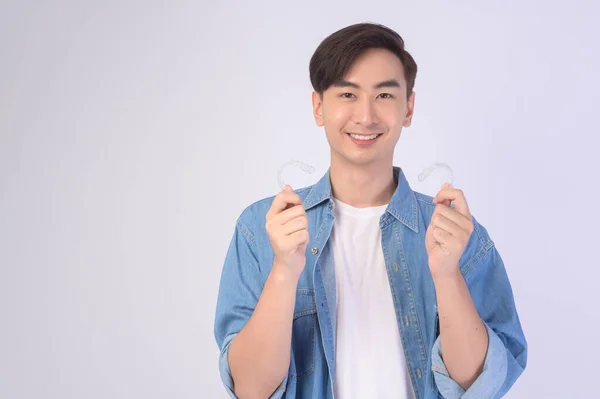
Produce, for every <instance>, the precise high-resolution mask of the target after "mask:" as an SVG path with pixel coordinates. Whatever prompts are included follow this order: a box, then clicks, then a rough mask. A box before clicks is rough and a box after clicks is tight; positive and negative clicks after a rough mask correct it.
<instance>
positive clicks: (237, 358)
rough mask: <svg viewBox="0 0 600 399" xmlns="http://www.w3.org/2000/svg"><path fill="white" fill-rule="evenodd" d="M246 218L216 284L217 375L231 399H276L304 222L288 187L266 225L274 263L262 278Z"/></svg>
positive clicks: (286, 356) (302, 257)
mask: <svg viewBox="0 0 600 399" xmlns="http://www.w3.org/2000/svg"><path fill="white" fill-rule="evenodd" d="M245 215H248V213H245V214H242V216H241V217H240V218H239V219H238V222H237V225H236V229H235V233H234V236H233V239H232V241H231V244H230V246H229V250H228V252H227V256H226V259H225V265H224V266H223V273H222V276H221V284H220V286H219V297H218V301H217V312H216V320H215V337H216V340H217V343H218V344H219V347H220V349H221V358H220V373H221V378H222V379H223V382H224V384H225V387H226V389H227V391H228V392H229V394H230V395H231V396H232V397H234V398H235V397H236V395H238V396H239V397H240V398H271V399H275V398H279V397H281V396H282V395H283V392H284V391H285V387H286V385H287V376H288V370H289V366H290V356H291V341H292V324H293V316H294V308H295V303H296V286H297V284H298V280H299V277H300V274H301V273H302V270H303V269H304V265H305V263H306V254H305V251H306V246H307V244H308V240H309V235H308V230H307V226H308V219H307V217H306V212H305V211H304V207H303V205H302V202H301V199H300V197H299V196H298V195H297V194H295V193H294V192H293V191H292V189H291V188H288V187H286V188H285V189H284V190H283V191H281V192H280V193H279V194H278V195H277V196H276V197H275V198H274V200H273V202H272V204H271V208H270V209H269V211H268V212H267V215H266V225H265V228H266V231H267V233H268V235H269V240H270V244H271V247H272V248H271V249H273V254H274V257H273V259H274V261H273V265H272V267H271V269H270V270H269V273H268V276H267V277H266V279H265V278H264V274H266V272H265V273H264V274H263V273H262V272H261V270H260V266H261V264H260V262H259V260H258V256H257V252H258V251H257V248H256V241H255V237H254V234H253V233H252V231H251V230H250V229H249V228H248V227H247V224H245V223H244V222H243V220H244V216H245ZM251 218H252V216H248V217H247V218H246V219H250V220H252V219H251ZM249 225H255V223H253V222H249ZM263 279H264V280H266V281H263ZM263 284H264V286H263Z"/></svg>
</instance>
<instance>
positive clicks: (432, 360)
mask: <svg viewBox="0 0 600 399" xmlns="http://www.w3.org/2000/svg"><path fill="white" fill-rule="evenodd" d="M394 179H395V181H396V182H397V183H398V186H397V189H396V191H395V193H394V195H393V196H392V199H391V201H390V203H389V205H388V207H387V209H386V212H385V213H384V214H383V216H382V217H381V220H380V226H381V233H382V248H383V253H384V257H385V263H386V269H387V274H388V278H389V282H390V289H391V291H392V297H393V301H394V307H395V310H396V319H397V321H398V327H399V329H400V335H401V338H402V344H403V348H404V354H405V356H406V364H407V367H408V371H409V374H410V378H411V381H412V385H413V387H414V390H415V395H416V397H417V398H427V399H429V398H440V397H442V398H447V399H453V398H464V399H469V398H477V399H483V398H499V397H501V396H503V395H504V394H505V393H506V392H507V391H508V390H509V389H510V387H511V386H512V385H513V384H514V382H515V381H516V380H517V378H518V377H519V375H520V374H521V373H522V372H523V370H524V369H525V366H526V362H527V342H526V340H525V337H524V335H523V331H522V328H521V324H520V321H519V317H518V314H517V310H516V308H515V304H514V299H513V294H512V289H511V285H510V282H509V279H508V276H507V274H506V270H505V268H504V264H503V262H502V259H501V257H500V255H499V253H498V251H497V249H496V247H495V246H494V242H493V241H492V240H491V238H490V236H489V235H488V232H487V231H486V229H485V228H484V227H483V226H482V225H481V224H479V223H478V222H477V220H476V219H475V218H473V223H474V225H475V230H474V232H473V234H472V235H471V237H470V239H469V242H468V244H467V247H466V249H465V252H464V254H463V256H462V258H461V260H460V270H461V272H462V275H463V277H464V279H465V281H466V283H467V286H468V287H469V290H470V293H471V297H472V298H473V301H474V304H475V306H476V308H477V310H478V312H479V315H480V317H481V318H482V320H483V322H484V323H485V326H486V328H487V331H488V334H489V346H488V350H487V354H486V358H485V364H484V368H483V372H482V373H481V375H480V376H479V377H478V378H477V380H476V381H475V382H474V383H473V385H472V386H471V387H470V388H469V389H468V390H467V391H465V390H464V389H463V388H461V386H460V385H458V384H457V383H456V382H455V381H453V380H452V379H451V378H450V377H449V375H448V371H447V369H446V367H445V365H444V362H443V360H442V358H441V356H440V339H439V326H438V313H437V305H436V292H435V287H434V284H433V280H432V277H431V273H430V271H429V265H428V262H427V253H426V250H425V231H426V229H427V226H428V225H429V222H430V220H431V216H432V214H433V211H434V209H435V205H434V204H433V202H432V197H429V196H426V195H423V194H421V193H418V192H415V191H413V190H412V189H411V188H410V186H409V184H408V182H407V181H406V178H405V176H404V174H403V172H402V171H401V169H400V168H398V167H394ZM296 193H297V194H298V195H299V196H300V197H301V198H302V201H303V204H304V208H305V209H306V214H307V217H308V224H309V234H310V242H309V244H308V247H307V250H306V266H305V269H304V271H303V272H302V275H301V276H300V280H299V282H298V286H297V290H296V304H295V310H294V319H293V327H292V346H291V360H290V368H289V371H288V374H287V375H286V377H285V379H284V380H283V382H282V383H281V385H280V386H279V388H278V389H277V390H276V391H275V392H274V393H273V395H272V396H271V398H307V399H308V398H311V399H314V398H333V389H332V387H333V376H334V375H335V369H334V368H335V362H334V358H335V350H336V342H335V337H336V302H335V298H336V293H335V289H336V288H335V287H336V284H335V275H334V265H333V262H334V259H333V254H332V250H331V248H330V246H329V236H330V234H331V230H332V226H333V221H334V213H333V208H334V206H335V205H334V202H333V201H332V198H331V184H330V179H329V171H327V173H326V174H325V175H324V176H323V177H322V178H321V180H320V181H319V182H318V183H316V184H315V185H313V186H309V187H306V188H302V189H299V190H296ZM273 198H274V197H270V198H266V199H263V200H261V201H258V202H256V203H254V204H252V205H250V206H248V207H247V208H246V209H245V210H244V211H243V212H242V214H241V215H240V217H239V218H238V220H237V223H236V227H235V231H234V234H233V239H232V240H231V244H230V246H229V249H228V252H227V255H226V258H225V262H224V266H223V271H222V276H221V283H220V287H219V294H218V300H217V309H216V318H215V330H214V333H215V338H216V341H217V344H218V346H219V348H220V350H221V352H220V362H219V363H220V364H219V370H220V374H221V378H222V380H223V383H224V385H225V388H226V390H227V391H228V392H229V394H230V396H231V397H234V398H235V395H234V392H233V380H232V377H231V373H230V370H229V365H228V362H227V351H228V349H229V345H230V344H231V341H232V340H233V338H235V336H236V334H237V333H239V332H240V330H241V329H242V328H243V327H244V325H245V324H246V322H247V321H248V319H249V318H250V316H251V315H252V312H253V310H254V308H255V306H256V303H257V302H258V299H259V297H260V294H261V291H262V288H263V286H264V284H265V281H266V279H267V276H268V275H269V272H270V270H271V267H272V264H273V257H274V255H273V251H272V248H271V244H270V241H269V238H268V235H267V232H266V230H265V227H264V226H265V216H266V213H267V211H268V210H269V208H270V206H271V203H272V201H273Z"/></svg>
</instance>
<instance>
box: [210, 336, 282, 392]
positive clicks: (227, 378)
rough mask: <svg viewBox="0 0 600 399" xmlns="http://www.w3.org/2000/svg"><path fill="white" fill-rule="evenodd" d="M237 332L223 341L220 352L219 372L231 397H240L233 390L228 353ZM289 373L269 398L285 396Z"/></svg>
mask: <svg viewBox="0 0 600 399" xmlns="http://www.w3.org/2000/svg"><path fill="white" fill-rule="evenodd" d="M236 335H237V334H232V335H229V336H227V337H226V338H225V340H224V341H223V349H221V353H220V354H219V374H220V375H221V381H223V386H224V387H225V390H226V391H227V393H228V394H229V397H231V398H235V399H238V398H237V396H236V395H235V392H234V391H233V378H232V376H231V371H230V370H229V362H228V361H227V354H228V353H229V346H230V345H231V342H232V341H233V339H234V338H235V336H236ZM288 376H289V374H286V376H285V379H284V380H283V382H282V383H281V384H280V385H279V387H278V388H277V390H276V391H275V392H273V395H271V396H270V397H269V399H280V398H282V397H283V394H284V393H285V387H286V385H287V381H288Z"/></svg>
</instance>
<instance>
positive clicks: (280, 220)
mask: <svg viewBox="0 0 600 399" xmlns="http://www.w3.org/2000/svg"><path fill="white" fill-rule="evenodd" d="M301 216H303V217H306V211H305V210H304V205H303V204H300V205H293V206H292V207H291V208H289V209H286V210H285V211H283V212H281V213H279V214H278V215H275V216H274V217H273V218H272V220H273V221H274V222H275V223H277V224H286V223H288V222H289V221H290V220H292V219H295V218H297V217H301Z"/></svg>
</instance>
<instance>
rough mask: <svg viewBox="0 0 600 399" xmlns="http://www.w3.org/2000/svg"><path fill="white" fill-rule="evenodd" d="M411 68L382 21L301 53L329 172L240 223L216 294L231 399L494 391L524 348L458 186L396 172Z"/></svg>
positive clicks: (505, 286) (509, 299) (515, 371)
mask: <svg viewBox="0 0 600 399" xmlns="http://www.w3.org/2000/svg"><path fill="white" fill-rule="evenodd" d="M416 73H417V66H416V64H415V61H414V60H413V58H412V57H411V56H410V54H409V53H408V52H406V51H405V49H404V42H403V40H402V38H401V37H400V36H399V35H398V34H397V33H396V32H394V31H392V30H390V29H388V28H386V27H384V26H381V25H375V24H357V25H353V26H349V27H346V28H344V29H342V30H340V31H338V32H335V33H333V34H332V35H331V36H329V37H328V38H326V39H325V40H324V41H323V42H322V43H321V44H320V46H319V47H318V48H317V50H316V52H315V54H314V55H313V57H312V59H311V62H310V78H311V81H312V84H313V87H314V93H313V97H312V101H313V109H314V117H315V120H316V122H317V124H318V125H319V126H324V130H325V133H326V135H327V139H328V142H329V145H330V147H331V166H330V168H329V170H328V171H327V173H326V174H325V175H324V176H323V177H322V178H321V180H320V181H319V182H318V183H316V184H315V185H313V186H310V187H306V188H303V189H299V190H296V192H294V191H293V190H292V189H291V188H290V187H289V186H286V188H285V189H284V190H282V191H281V192H280V193H278V194H277V196H275V197H270V198H266V199H263V200H261V201H259V202H256V203H254V204H252V205H250V206H249V207H248V208H246V209H245V210H244V212H243V213H242V214H241V216H240V217H239V219H238V221H237V224H236V228H235V232H234V235H233V239H232V241H231V245H230V247H229V250H228V252H227V255H226V259H225V264H224V267H223V274H222V280H221V285H220V290H219V297H218V304H217V310H216V321H215V337H216V340H217V343H218V345H219V348H220V349H221V357H220V372H221V376H222V379H223V382H224V384H225V387H226V389H227V391H228V392H229V394H230V395H231V397H238V398H281V397H285V398H333V397H335V398H337V399H348V398H439V397H443V398H465V399H467V398H478V399H482V398H497V397H501V396H503V395H504V394H505V393H506V392H507V391H508V390H509V389H510V388H511V386H512V385H513V384H514V382H515V381H516V379H517V378H518V377H519V375H520V374H521V373H522V372H523V370H524V369H525V365H526V359H527V343H526V340H525V337H524V335H523V331H522V329H521V325H520V322H519V317H518V315H517V311H516V308H515V304H514V300H513V294H512V290H511V286H510V282H509V279H508V277H507V274H506V271H505V268H504V265H503V262H502V259H501V257H500V255H499V254H498V251H497V250H496V248H495V247H494V243H493V241H492V240H491V239H490V236H489V235H488V233H487V231H486V229H485V228H484V227H483V226H482V225H481V224H479V223H478V222H477V221H476V219H475V218H473V217H472V215H471V214H470V212H469V207H468V205H467V202H466V200H465V197H464V195H463V193H462V192H461V191H460V190H457V189H455V188H453V187H450V186H448V185H444V187H442V189H441V190H440V191H439V193H438V194H437V195H436V197H435V198H431V197H428V196H426V195H423V194H420V193H417V192H414V191H412V190H411V188H410V186H409V184H408V182H407V181H406V178H405V176H404V174H403V172H402V170H401V169H400V168H398V167H396V166H393V154H394V148H395V146H396V143H397V142H398V139H399V137H400V133H401V131H402V128H403V127H409V126H410V124H411V119H412V116H413V112H414V103H415V93H414V92H413V86H414V82H415V77H416Z"/></svg>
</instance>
